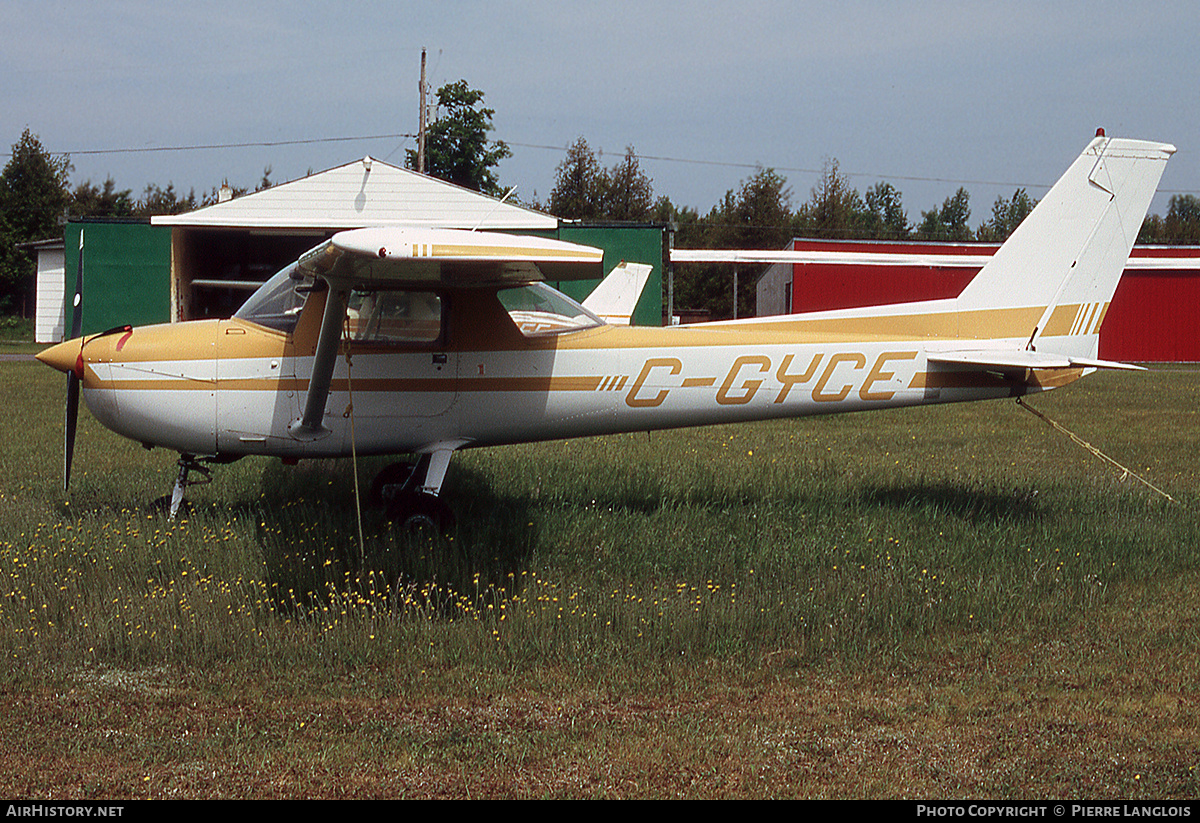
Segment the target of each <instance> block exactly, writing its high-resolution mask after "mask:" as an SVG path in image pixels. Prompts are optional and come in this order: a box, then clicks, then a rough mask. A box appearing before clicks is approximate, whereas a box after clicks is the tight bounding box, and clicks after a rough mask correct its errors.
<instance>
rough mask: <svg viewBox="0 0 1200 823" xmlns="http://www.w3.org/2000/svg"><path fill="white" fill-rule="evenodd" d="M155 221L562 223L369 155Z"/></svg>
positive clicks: (282, 225) (345, 225)
mask: <svg viewBox="0 0 1200 823" xmlns="http://www.w3.org/2000/svg"><path fill="white" fill-rule="evenodd" d="M150 222H151V223H152V224H153V225H156V226H195V227H214V228H215V227H221V228H258V229H263V228H271V229H355V228H363V227H366V226H398V225H403V226H432V227H438V228H461V229H473V228H481V229H556V228H558V221H557V220H556V219H555V218H553V217H550V216H549V215H545V214H542V213H540V212H536V211H533V210H531V209H526V208H522V207H521V206H514V205H511V204H509V203H502V202H500V201H499V200H497V199H496V198H494V197H488V196H487V195H484V194H479V193H478V192H474V191H471V190H469V189H464V188H462V187H460V186H455V185H454V184H452V183H447V182H445V181H442V180H438V179H436V178H433V177H429V176H428V175H424V174H420V173H418V172H415V171H410V170H409V169H402V168H400V167H398V166H393V165H390V164H388V163H384V162H383V161H380V160H373V159H372V158H370V157H364V158H363V159H362V160H355V161H354V162H353V163H347V164H346V165H344V166H338V167H337V168H334V169H329V170H328V171H323V172H319V173H317V174H311V175H309V176H308V177H304V178H301V179H300V180H293V181H292V182H290V183H281V184H280V185H278V186H273V187H271V188H269V189H264V190H263V191H256V192H254V193H253V194H246V195H243V196H242V197H237V198H235V199H233V200H228V201H226V202H224V203H217V204H216V205H214V206H205V207H204V208H202V209H196V210H195V211H192V212H187V213H186V214H166V215H159V216H156V217H152V218H150Z"/></svg>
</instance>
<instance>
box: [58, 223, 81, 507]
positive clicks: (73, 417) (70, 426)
mask: <svg viewBox="0 0 1200 823" xmlns="http://www.w3.org/2000/svg"><path fill="white" fill-rule="evenodd" d="M82 331H83V228H82V227H80V229H79V265H78V266H76V267H75V297H74V298H73V299H72V301H71V334H70V335H69V336H68V337H67V339H68V340H74V339H75V338H76V337H79V335H80V333H81V332H82ZM79 352H80V359H81V361H82V357H83V341H80V344H79ZM80 365H82V362H81V364H80ZM81 372H82V369H80V368H79V367H78V366H76V368H74V369H72V370H71V371H69V372H67V419H66V426H65V427H64V430H65V435H64V438H63V491H66V490H67V487H68V486H70V485H71V458H72V457H73V456H74V454H75V426H76V423H77V422H78V420H79V381H80V378H81V377H82V376H83V375H82V374H81Z"/></svg>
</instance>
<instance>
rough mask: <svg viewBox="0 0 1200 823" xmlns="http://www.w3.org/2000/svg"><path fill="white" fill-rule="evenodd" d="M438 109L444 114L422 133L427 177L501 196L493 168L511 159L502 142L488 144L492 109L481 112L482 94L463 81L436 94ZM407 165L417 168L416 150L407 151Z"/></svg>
mask: <svg viewBox="0 0 1200 823" xmlns="http://www.w3.org/2000/svg"><path fill="white" fill-rule="evenodd" d="M437 105H438V109H439V110H444V114H441V115H440V116H439V117H438V118H437V119H436V120H435V121H434V122H433V124H432V125H430V126H429V127H428V128H427V129H426V132H425V164H426V168H427V169H428V171H429V173H430V174H431V175H433V176H434V177H437V178H440V179H442V180H445V181H447V182H450V183H454V184H455V185H458V186H462V187H464V188H468V189H471V190H473V191H478V192H483V193H484V194H491V195H498V194H501V189H500V183H499V182H498V181H497V179H496V175H495V174H494V173H493V172H492V168H493V167H494V166H496V164H498V163H499V162H500V161H501V160H503V159H505V158H506V157H512V152H511V151H510V150H509V148H508V146H507V145H505V144H504V143H503V142H501V141H496V142H495V143H489V142H488V132H490V131H492V129H493V126H492V115H494V114H495V113H496V112H495V110H494V109H489V108H484V106H483V92H481V91H476V90H475V89H472V88H471V87H470V86H468V85H467V81H466V80H459V81H458V82H457V83H450V84H449V85H446V86H442V87H441V88H440V89H438V90H437ZM405 153H406V156H407V160H406V164H407V166H408V167H409V168H410V169H413V168H416V166H417V152H416V150H415V149H408V150H406V152H405Z"/></svg>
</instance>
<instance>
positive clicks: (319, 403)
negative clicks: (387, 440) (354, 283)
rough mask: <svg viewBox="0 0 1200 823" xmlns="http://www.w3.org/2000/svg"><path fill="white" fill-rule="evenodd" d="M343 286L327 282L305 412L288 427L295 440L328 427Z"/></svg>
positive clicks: (343, 307) (310, 437) (314, 436)
mask: <svg viewBox="0 0 1200 823" xmlns="http://www.w3.org/2000/svg"><path fill="white" fill-rule="evenodd" d="M346 294H347V289H346V287H345V286H344V285H343V284H341V283H339V282H337V281H329V293H328V294H327V295H326V297H325V313H324V314H323V315H322V316H321V333H320V336H319V337H317V351H316V355H315V357H314V358H313V367H312V374H311V375H310V376H309V378H308V397H307V399H306V400H305V401H304V414H303V415H302V416H301V417H300V419H299V420H297V421H295V422H294V423H292V425H291V426H289V427H288V431H289V432H290V434H291V435H292V437H295V438H296V439H297V440H320V439H321V438H322V437H327V436H329V434H330V430H329V429H327V428H325V425H324V422H325V401H327V400H328V399H329V385H330V383H331V382H332V381H333V367H334V365H336V363H337V354H338V343H339V342H340V341H341V338H342V322H343V320H344V318H345V314H346Z"/></svg>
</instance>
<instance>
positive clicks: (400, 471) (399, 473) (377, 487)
mask: <svg viewBox="0 0 1200 823" xmlns="http://www.w3.org/2000/svg"><path fill="white" fill-rule="evenodd" d="M415 468H416V466H415V465H413V464H412V463H408V462H406V461H400V462H399V463H392V464H390V465H388V466H384V467H383V469H381V470H380V472H379V474H377V475H375V479H374V480H372V481H371V490H370V491H369V492H367V505H368V506H371V507H372V508H376V509H382V508H385V507H386V506H387V505H388V501H389V499H390V498H391V497H392V496H393V495H394V494H395V493H398V492H399V490H400V489H401V488H403V487H404V486H407V485H408V481H409V479H410V478H411V477H412V473H413V469H415ZM388 486H395V487H397V488H394V489H389V488H388Z"/></svg>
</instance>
